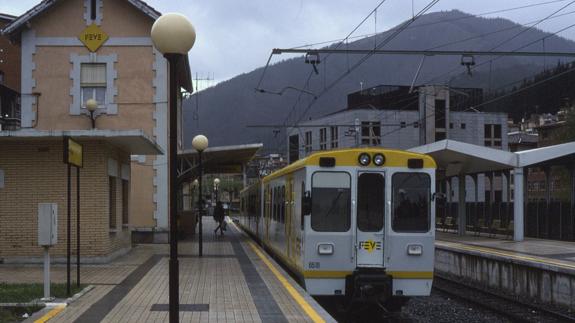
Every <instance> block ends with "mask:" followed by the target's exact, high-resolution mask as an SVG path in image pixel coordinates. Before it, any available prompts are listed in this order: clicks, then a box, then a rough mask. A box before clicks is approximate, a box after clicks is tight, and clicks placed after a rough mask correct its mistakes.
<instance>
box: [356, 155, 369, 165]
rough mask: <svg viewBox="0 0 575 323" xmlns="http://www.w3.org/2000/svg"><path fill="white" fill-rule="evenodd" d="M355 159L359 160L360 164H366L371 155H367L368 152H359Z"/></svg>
mask: <svg viewBox="0 0 575 323" xmlns="http://www.w3.org/2000/svg"><path fill="white" fill-rule="evenodd" d="M357 161H358V162H359V164H360V165H362V166H367V165H369V163H370V162H371V156H369V154H368V153H361V154H359V157H358V158H357Z"/></svg>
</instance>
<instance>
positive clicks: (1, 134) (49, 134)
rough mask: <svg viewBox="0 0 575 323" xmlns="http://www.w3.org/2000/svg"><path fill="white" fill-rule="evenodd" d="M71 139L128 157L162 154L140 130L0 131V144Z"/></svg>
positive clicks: (153, 142)
mask: <svg viewBox="0 0 575 323" xmlns="http://www.w3.org/2000/svg"><path fill="white" fill-rule="evenodd" d="M63 137H71V138H73V139H75V140H78V141H79V142H80V143H82V142H83V141H102V142H104V143H107V144H109V145H112V146H115V147H118V148H119V149H120V150H122V151H124V152H126V153H128V154H130V155H162V154H163V153H164V152H163V151H162V149H161V148H160V146H158V145H157V144H156V142H155V141H154V140H153V139H151V138H150V137H149V136H148V135H147V134H146V133H144V131H142V130H102V129H91V130H69V131H60V130H57V131H56V130H31V129H22V130H15V131H0V144H1V143H3V142H30V141H60V142H61V141H62V138H63Z"/></svg>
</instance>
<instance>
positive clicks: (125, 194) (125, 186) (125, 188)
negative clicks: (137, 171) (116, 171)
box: [122, 179, 130, 225]
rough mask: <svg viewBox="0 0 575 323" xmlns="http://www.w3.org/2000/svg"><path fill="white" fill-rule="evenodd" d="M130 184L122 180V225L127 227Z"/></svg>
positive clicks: (128, 221)
mask: <svg viewBox="0 0 575 323" xmlns="http://www.w3.org/2000/svg"><path fill="white" fill-rule="evenodd" d="M129 204H130V182H129V181H127V180H125V179H123V180H122V224H123V225H128V224H129V223H130V213H129V211H130V209H129Z"/></svg>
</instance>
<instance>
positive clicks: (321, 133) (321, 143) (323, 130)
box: [319, 128, 327, 150]
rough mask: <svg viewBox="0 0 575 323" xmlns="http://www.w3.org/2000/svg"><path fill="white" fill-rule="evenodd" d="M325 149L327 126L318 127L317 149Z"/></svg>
mask: <svg viewBox="0 0 575 323" xmlns="http://www.w3.org/2000/svg"><path fill="white" fill-rule="evenodd" d="M326 149H327V128H321V129H319V150H326Z"/></svg>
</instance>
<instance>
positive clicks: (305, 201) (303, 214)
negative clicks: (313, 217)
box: [300, 182, 307, 230]
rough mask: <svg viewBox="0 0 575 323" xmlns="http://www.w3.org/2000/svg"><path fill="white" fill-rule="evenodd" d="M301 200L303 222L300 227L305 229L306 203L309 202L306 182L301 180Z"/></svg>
mask: <svg viewBox="0 0 575 323" xmlns="http://www.w3.org/2000/svg"><path fill="white" fill-rule="evenodd" d="M300 194H301V201H300V204H301V205H300V207H301V209H300V218H301V223H300V227H301V229H302V230H303V229H304V216H305V215H306V213H307V212H306V211H307V210H306V204H307V199H306V192H305V182H301V192H300Z"/></svg>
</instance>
